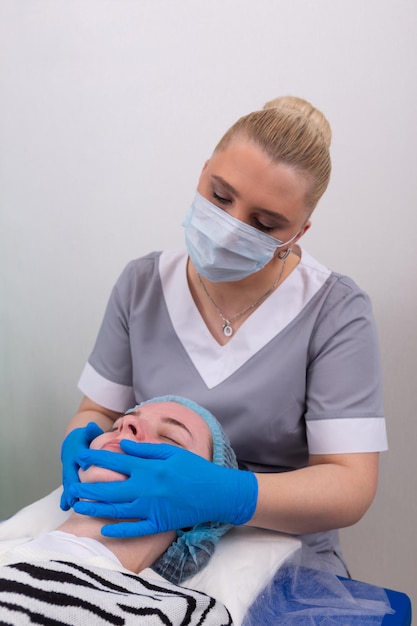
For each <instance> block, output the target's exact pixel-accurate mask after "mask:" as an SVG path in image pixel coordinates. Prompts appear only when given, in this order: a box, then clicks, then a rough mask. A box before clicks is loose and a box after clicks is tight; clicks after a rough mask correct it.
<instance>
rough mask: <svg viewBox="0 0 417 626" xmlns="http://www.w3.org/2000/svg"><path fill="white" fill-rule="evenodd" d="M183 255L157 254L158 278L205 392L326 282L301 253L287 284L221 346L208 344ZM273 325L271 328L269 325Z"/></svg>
mask: <svg viewBox="0 0 417 626" xmlns="http://www.w3.org/2000/svg"><path fill="white" fill-rule="evenodd" d="M187 258H188V257H187V254H186V252H185V251H175V252H174V251H165V252H162V254H161V256H160V260H159V273H160V277H161V283H162V290H163V294H164V298H165V302H166V305H167V309H168V313H169V316H170V318H171V322H172V325H173V327H174V330H175V332H176V334H177V336H178V338H179V340H180V341H181V343H182V345H183V347H184V349H185V350H186V352H187V354H188V356H189V357H190V359H191V361H192V362H193V364H194V367H195V368H196V369H197V371H198V372H199V374H200V376H201V378H202V379H203V380H204V382H205V384H206V385H207V387H208V388H209V389H212V388H213V387H215V386H216V385H218V384H220V383H221V382H223V381H224V380H226V379H227V378H228V377H229V376H231V375H232V374H234V372H236V371H237V370H238V369H239V368H240V367H241V366H242V365H244V363H246V361H247V360H248V359H250V358H251V357H252V356H253V355H254V354H256V353H257V352H259V350H261V349H262V348H263V347H264V346H265V345H266V344H267V343H269V341H271V340H272V339H273V338H274V337H275V336H276V335H277V334H279V333H280V332H281V331H282V330H283V329H284V328H285V327H286V326H288V324H290V322H292V321H293V320H294V319H295V317H297V315H298V314H299V313H300V311H302V309H303V308H304V307H305V306H306V304H307V303H308V302H309V301H310V300H311V298H312V297H313V296H314V294H315V293H317V291H318V290H319V289H320V288H321V287H322V285H323V284H324V283H325V281H326V280H327V278H328V277H329V276H330V273H331V272H330V270H328V269H327V268H326V267H324V266H323V265H321V264H320V263H318V262H317V261H315V259H313V257H311V256H310V255H309V254H308V253H306V252H305V251H303V252H302V257H301V260H300V263H299V264H298V265H297V267H296V268H295V269H294V270H293V271H292V272H291V274H290V275H289V276H288V278H286V279H285V281H284V282H283V283H282V284H281V285H280V287H279V288H278V289H277V290H276V291H274V292H273V293H272V294H271V295H270V296H269V297H268V298H267V300H265V302H263V303H262V304H261V305H260V306H259V307H258V308H257V309H256V310H255V311H254V312H253V313H252V314H251V315H250V316H249V317H248V319H246V320H245V321H244V323H243V324H242V326H240V328H239V330H238V331H237V332H236V334H235V335H234V336H233V337H232V338H231V339H230V340H229V342H228V343H227V344H225V345H224V346H221V345H220V344H218V343H217V341H216V340H215V339H214V337H213V335H212V334H211V333H210V331H209V330H208V328H207V326H206V324H205V322H204V320H203V318H202V317H201V315H200V313H199V311H198V309H197V307H196V306H195V303H194V300H193V298H192V296H191V292H190V289H189V287H188V283H187V275H186V270H187ZM272 320H273V323H271V321H272Z"/></svg>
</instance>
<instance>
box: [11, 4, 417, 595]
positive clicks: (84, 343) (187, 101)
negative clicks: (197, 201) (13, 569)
mask: <svg viewBox="0 0 417 626" xmlns="http://www.w3.org/2000/svg"><path fill="white" fill-rule="evenodd" d="M416 41H417V5H416V3H415V2H414V0H350V1H349V2H347V1H344V0H315V1H314V2H312V1H311V0H291V1H290V0H210V2H208V1H207V0H36V2H35V1H34V0H1V2H0V89H1V93H0V124H1V128H0V132H1V137H0V141H1V144H0V159H1V161H0V169H1V173H0V176H1V178H0V185H1V187H0V193H1V223H0V238H1V244H0V255H1V257H0V273H1V285H0V288H1V302H0V307H1V308H0V311H1V313H0V315H1V316H0V333H1V346H0V363H1V372H0V385H1V389H0V410H1V421H0V488H1V498H0V505H1V511H0V517H1V516H3V517H4V516H7V515H10V514H12V513H13V512H14V511H15V510H16V509H17V508H19V507H21V506H23V505H25V504H27V503H29V502H31V501H33V500H35V499H37V498H38V497H40V496H42V495H44V494H45V493H47V492H48V491H50V490H51V489H53V488H55V486H56V485H57V484H58V483H59V480H60V463H59V443H60V441H61V438H62V435H63V431H64V428H65V426H66V424H67V422H68V420H69V419H70V417H71V415H72V414H73V412H74V411H75V409H76V407H77V405H78V402H79V399H80V398H79V394H78V392H77V390H76V383H77V379H78V375H79V373H80V371H81V369H82V367H83V364H84V361H85V359H86V358H87V356H88V353H89V351H90V349H91V347H92V343H93V341H94V338H95V335H96V332H97V329H98V325H99V323H100V320H101V317H102V314H103V310H104V306H105V303H106V300H107V297H108V294H109V290H110V288H111V286H112V284H113V282H114V280H115V279H116V277H117V275H118V274H119V272H120V271H121V269H122V267H123V266H124V264H125V263H126V262H127V261H128V260H129V259H131V258H133V257H136V256H140V255H142V254H144V253H146V252H148V251H150V250H152V249H161V248H167V247H168V248H173V247H178V246H180V245H182V228H181V226H180V223H181V219H182V217H183V215H184V214H185V211H186V210H187V208H188V206H189V203H190V201H191V199H192V196H193V193H194V188H195V184H196V180H197V176H198V174H199V171H200V168H201V167H202V165H203V162H204V160H205V158H206V157H208V156H209V155H210V152H211V150H212V148H213V147H214V144H215V142H216V141H217V139H218V138H219V136H220V134H221V133H223V131H224V130H225V129H226V128H227V127H228V126H229V125H230V124H231V123H232V122H233V121H234V120H235V118H236V117H237V116H239V115H241V114H244V113H247V112H249V111H251V110H253V109H256V108H260V107H261V106H262V105H263V103H264V102H265V101H266V100H269V99H271V98H272V97H275V96H277V95H282V94H288V93H289V94H295V95H300V96H303V97H306V98H307V99H310V100H311V101H312V102H313V103H315V104H316V106H318V107H319V108H322V109H323V110H324V112H325V113H326V114H327V116H328V118H329V120H330V122H331V124H332V127H333V132H334V141H333V149H332V155H333V163H334V173H333V178H332V183H331V186H330V188H329V190H328V192H327V194H326V196H325V198H324V199H323V200H322V202H321V204H320V205H319V208H318V209H317V213H316V215H315V218H314V222H313V228H312V229H311V231H310V233H309V234H308V235H307V236H306V238H305V242H304V244H305V246H306V247H307V248H308V249H309V250H310V252H312V253H313V254H314V255H316V256H318V257H319V258H320V259H321V260H322V261H323V262H325V263H326V264H328V265H329V266H330V267H332V268H333V269H336V270H338V271H341V272H345V273H348V274H349V275H351V276H352V277H354V278H355V280H356V281H357V282H358V283H359V284H360V285H361V286H362V287H363V288H365V289H366V290H367V291H368V292H369V293H370V294H371V297H372V299H373V302H374V307H375V314H376V318H377V322H378V326H379V331H380V337H381V346H382V356H383V365H384V377H385V396H386V412H387V417H388V429H389V437H390V445H391V449H390V452H389V453H386V454H384V455H383V458H382V462H381V481H380V489H379V494H378V497H377V499H376V501H375V504H374V505H373V507H372V509H371V511H370V512H369V513H368V514H367V516H366V517H365V518H364V520H363V521H362V522H360V523H359V524H358V525H357V526H356V527H355V528H353V529H350V530H347V531H344V532H343V541H344V545H345V551H346V555H347V558H348V560H349V562H350V564H351V569H352V574H353V575H354V576H355V577H357V578H360V579H362V580H367V581H369V582H374V583H377V584H380V585H385V586H389V587H391V588H394V589H400V590H403V591H406V592H408V593H409V594H410V595H411V596H412V597H413V599H414V601H415V602H417V583H416V580H417V577H416V563H417V548H416V545H417V542H416V540H415V527H416V521H417V520H416V510H417V504H416V497H415V492H416V490H415V482H416V470H417V462H416V452H415V444H416V441H417V420H416V419H415V404H416V387H417V381H416V365H417V364H416V353H417V339H416V331H415V319H416V308H417V307H416V301H417V296H416V270H417V263H416V237H417V229H416V226H417V217H416V215H417V211H416V199H417V175H416V169H417V163H416V156H415V155H416V145H417V122H416V119H417V117H416V111H417V86H416V76H417V67H416V66H417V62H416V61H417V49H416V48H417V45H416Z"/></svg>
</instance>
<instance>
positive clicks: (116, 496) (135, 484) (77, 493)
mask: <svg viewBox="0 0 417 626" xmlns="http://www.w3.org/2000/svg"><path fill="white" fill-rule="evenodd" d="M121 447H122V449H123V451H124V452H125V453H126V454H115V453H113V452H108V451H107V452H106V451H104V450H102V451H99V450H96V451H95V450H89V451H88V452H83V453H82V454H81V455H80V463H81V464H83V463H86V465H98V466H100V467H106V468H108V469H112V470H114V471H116V472H119V473H121V474H126V475H127V476H128V478H127V479H126V480H125V481H122V482H113V483H111V482H110V483H95V484H92V483H82V484H81V483H78V484H73V486H72V487H71V490H70V491H71V494H72V495H73V496H74V498H86V499H88V500H89V501H88V502H85V501H82V502H76V503H75V505H74V510H75V511H77V513H82V514H84V515H92V516H99V517H108V518H119V519H138V520H140V521H138V522H119V523H114V524H109V525H107V526H104V527H103V528H102V533H103V535H107V536H112V537H138V536H142V535H150V534H154V533H161V532H165V531H167V530H178V529H180V528H186V527H188V526H195V525H196V524H200V523H204V522H224V523H229V524H235V525H240V524H245V523H246V522H247V521H249V520H250V519H251V518H252V517H253V515H254V513H255V509H256V504H257V498H258V481H257V479H256V476H255V474H253V473H252V472H246V471H243V470H237V469H231V468H226V467H222V466H219V465H215V464H214V463H211V462H210V461H207V460H206V459H203V458H202V457H200V456H197V455H196V454H193V453H192V452H189V451H187V450H183V449H182V448H179V447H176V446H171V445H168V444H149V443H136V442H133V441H127V440H122V442H121ZM91 500H95V502H91Z"/></svg>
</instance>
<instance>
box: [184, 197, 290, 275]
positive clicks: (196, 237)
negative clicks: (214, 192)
mask: <svg viewBox="0 0 417 626" xmlns="http://www.w3.org/2000/svg"><path fill="white" fill-rule="evenodd" d="M182 225H183V226H184V228H185V242H186V245H187V250H188V254H189V256H190V259H191V261H192V262H193V264H194V266H195V268H196V270H197V272H198V273H199V274H201V276H204V278H207V280H210V281H211V282H213V283H221V282H228V281H234V280H242V279H243V278H246V277H247V276H250V275H251V274H254V273H255V272H258V271H259V270H261V269H262V268H263V267H265V265H266V264H267V263H269V261H271V259H272V257H273V256H274V254H275V253H276V251H277V250H278V249H279V248H281V247H283V246H286V245H288V244H289V243H291V241H292V240H293V239H295V237H296V236H297V235H298V232H297V233H296V234H295V235H294V237H292V238H291V239H290V240H289V241H286V242H282V241H280V240H279V239H275V237H271V236H270V235H267V234H266V233H263V232H262V231H260V230H258V229H257V228H253V226H249V225H248V224H245V223H244V222H241V221H240V220H237V219H236V218H234V217H232V216H231V215H229V214H228V213H227V212H226V211H223V210H222V209H219V207H217V206H216V205H215V204H213V203H212V202H210V201H209V200H207V199H206V198H204V197H203V196H202V195H201V194H199V193H198V192H197V193H196V196H195V198H194V201H193V203H192V205H191V207H190V210H189V211H188V213H187V215H186V217H185V219H184V221H183V223H182Z"/></svg>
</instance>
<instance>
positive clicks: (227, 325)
mask: <svg viewBox="0 0 417 626" xmlns="http://www.w3.org/2000/svg"><path fill="white" fill-rule="evenodd" d="M285 261H286V259H284V260H283V262H282V266H281V271H280V273H279V275H278V277H277V278H276V279H275V281H274V284H273V285H272V287H270V288H269V289H268V291H267V292H266V293H264V294H263V296H261V297H260V298H258V300H256V301H255V302H252V304H250V305H249V306H247V307H246V308H245V309H243V311H240V313H236V315H233V317H229V318H227V317H225V316H224V315H223V313H222V312H221V310H220V308H219V307H218V306H217V304H216V303H215V301H214V300H213V298H212V297H211V295H210V294H209V292H208V291H207V287H206V286H205V284H204V283H203V281H202V279H201V276H200V274H199V273H198V272H197V276H198V280H199V281H200V285H201V286H202V288H203V289H204V293H205V294H206V296H207V298H208V299H209V300H210V302H211V303H212V305H213V306H214V308H215V309H216V311H217V313H218V314H219V316H220V317H221V319H222V320H223V334H224V335H225V337H231V336H232V335H233V328H232V322H235V321H236V320H238V319H239V318H240V317H242V315H245V313H248V311H251V310H252V309H254V308H256V307H257V306H258V305H259V304H261V302H263V301H264V300H266V299H267V297H268V296H270V295H271V293H272V292H273V291H274V289H275V288H276V287H277V286H278V283H279V281H280V280H281V278H282V274H283V272H284V267H285Z"/></svg>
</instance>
